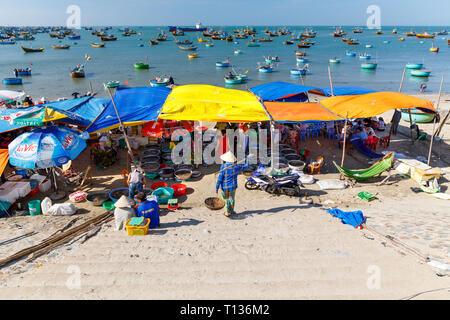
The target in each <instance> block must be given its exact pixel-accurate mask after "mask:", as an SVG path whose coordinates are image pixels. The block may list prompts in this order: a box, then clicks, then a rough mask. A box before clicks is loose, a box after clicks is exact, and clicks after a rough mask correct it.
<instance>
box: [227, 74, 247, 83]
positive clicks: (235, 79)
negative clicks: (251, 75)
mask: <svg viewBox="0 0 450 320" xmlns="http://www.w3.org/2000/svg"><path fill="white" fill-rule="evenodd" d="M223 78H224V80H225V84H241V83H244V82H245V81H247V75H246V74H233V73H231V72H230V74H228V75H226V76H224V77H223Z"/></svg>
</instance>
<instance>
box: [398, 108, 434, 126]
mask: <svg viewBox="0 0 450 320" xmlns="http://www.w3.org/2000/svg"><path fill="white" fill-rule="evenodd" d="M434 117H435V115H434V114H430V113H425V112H422V111H420V110H418V109H411V120H412V121H413V122H415V123H429V122H432V121H433V119H434ZM402 120H403V121H406V122H409V111H408V110H405V109H403V110H402Z"/></svg>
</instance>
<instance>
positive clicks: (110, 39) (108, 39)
mask: <svg viewBox="0 0 450 320" xmlns="http://www.w3.org/2000/svg"><path fill="white" fill-rule="evenodd" d="M100 38H101V39H102V41H116V40H117V38H116V37H114V36H112V35H108V36H102V37H100Z"/></svg>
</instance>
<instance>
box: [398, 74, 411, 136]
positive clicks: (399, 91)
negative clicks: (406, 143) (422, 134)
mask: <svg viewBox="0 0 450 320" xmlns="http://www.w3.org/2000/svg"><path fill="white" fill-rule="evenodd" d="M405 73H406V67H405V68H403V75H402V81H400V88H398V93H401V92H402V88H403V81H404V80H405ZM408 113H409V133H410V137H411V142H412V143H414V137H413V131H412V127H411V126H412V116H411V108H409V109H408Z"/></svg>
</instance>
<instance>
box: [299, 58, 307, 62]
mask: <svg viewBox="0 0 450 320" xmlns="http://www.w3.org/2000/svg"><path fill="white" fill-rule="evenodd" d="M297 62H298V63H306V62H308V59H306V58H297Z"/></svg>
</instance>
